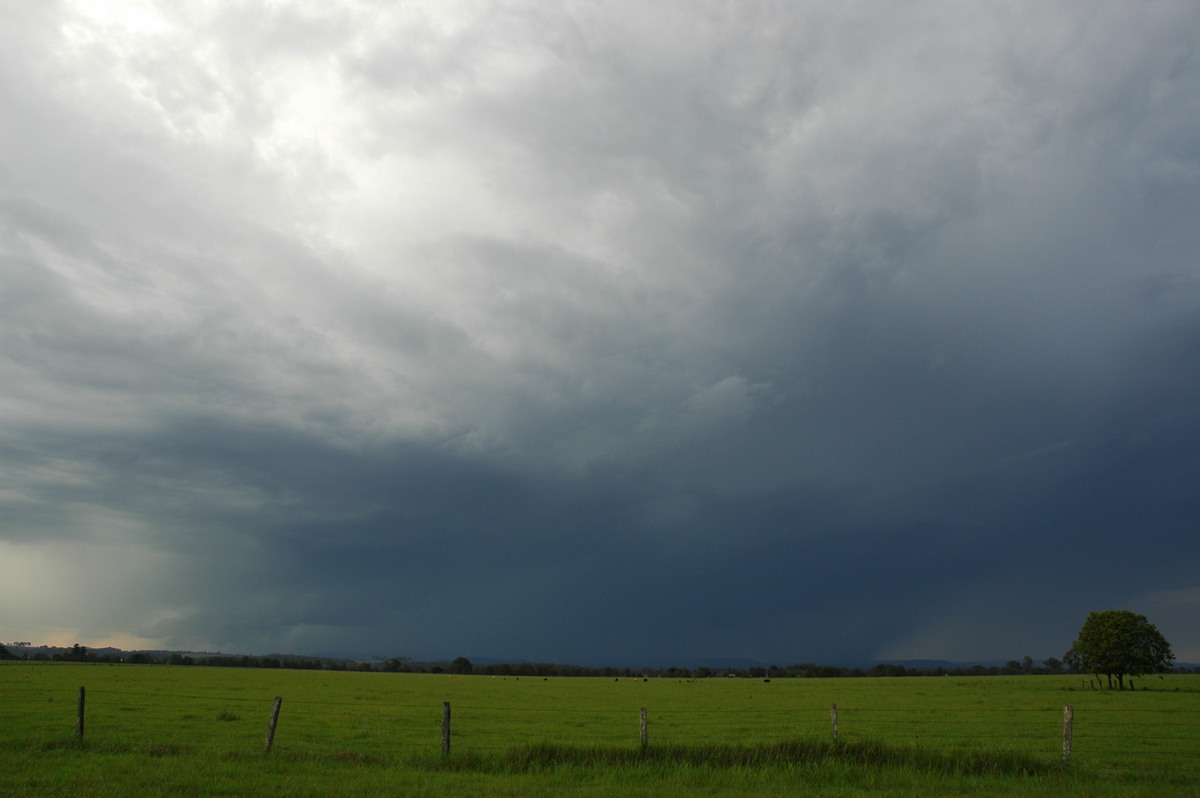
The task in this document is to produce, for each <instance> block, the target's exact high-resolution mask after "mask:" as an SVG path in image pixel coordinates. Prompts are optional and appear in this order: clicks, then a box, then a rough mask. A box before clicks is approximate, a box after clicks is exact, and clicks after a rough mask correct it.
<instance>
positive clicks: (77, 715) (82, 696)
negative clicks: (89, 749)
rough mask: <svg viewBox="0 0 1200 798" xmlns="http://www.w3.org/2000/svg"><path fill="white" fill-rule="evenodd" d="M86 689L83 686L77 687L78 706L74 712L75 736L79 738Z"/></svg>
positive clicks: (81, 730) (80, 737)
mask: <svg viewBox="0 0 1200 798" xmlns="http://www.w3.org/2000/svg"><path fill="white" fill-rule="evenodd" d="M86 695H87V691H86V690H84V689H83V687H80V688H79V708H78V710H76V712H75V736H76V737H78V738H79V739H80V740H82V739H83V705H84V702H85V697H86Z"/></svg>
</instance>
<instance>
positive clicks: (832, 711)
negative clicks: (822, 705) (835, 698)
mask: <svg viewBox="0 0 1200 798" xmlns="http://www.w3.org/2000/svg"><path fill="white" fill-rule="evenodd" d="M829 720H830V722H831V723H833V739H834V740H837V738H838V727H837V704H830V705H829Z"/></svg>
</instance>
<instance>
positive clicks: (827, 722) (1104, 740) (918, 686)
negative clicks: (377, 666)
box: [0, 663, 1200, 796]
mask: <svg viewBox="0 0 1200 798" xmlns="http://www.w3.org/2000/svg"><path fill="white" fill-rule="evenodd" d="M80 686H84V687H86V713H85V721H86V725H85V729H84V736H83V739H82V740H80V739H78V737H77V734H76V710H77V701H78V692H79V687H80ZM1081 686H1082V680H1081V679H1080V677H1076V676H1023V677H970V678H967V677H953V676H949V677H912V678H874V679H872V678H860V679H850V678H833V679H775V680H772V681H771V682H769V683H768V682H764V681H762V680H755V679H719V678H713V679H704V680H696V681H690V680H686V679H685V680H679V679H670V678H658V679H654V678H652V679H650V680H648V681H640V680H636V681H635V680H633V679H628V678H622V679H618V680H614V679H604V678H562V677H558V678H549V679H543V678H541V677H520V678H517V677H513V676H509V677H507V678H502V677H496V678H492V677H488V676H453V677H448V676H446V675H425V674H391V673H359V672H329V671H289V670H258V669H225V668H202V667H167V666H137V665H90V664H79V665H75V664H58V663H10V664H4V665H0V795H5V796H76V795H79V794H87V795H100V796H106V795H114V796H115V795H129V794H138V795H143V796H156V795H164V796H165V795H172V796H177V795H185V796H186V795H193V796H209V795H263V796H307V795H345V796H373V795H380V796H383V795H406V796H414V795H415V796H421V795H430V796H432V795H446V794H456V795H480V796H482V795H487V796H510V795H511V796H516V795H530V794H553V795H568V796H585V795H586V796H618V795H620V796H630V795H634V796H636V795H646V796H650V795H654V796H661V795H673V794H680V795H683V794H687V795H744V796H751V795H778V794H795V793H803V794H806V795H827V796H835V795H836V796H860V795H883V794H887V795H913V796H916V795H927V794H930V793H931V792H934V793H940V794H953V795H981V796H982V795H989V796H990V795H1011V796H1018V795H1019V796H1051V795H1054V796H1059V795H1062V794H1073V795H1114V796H1116V795H1121V796H1125V795H1145V796H1152V795H1153V796H1163V795H1190V796H1195V795H1200V786H1198V785H1200V676H1193V675H1168V676H1164V677H1161V678H1160V677H1157V676H1156V677H1152V678H1147V679H1143V680H1139V687H1146V688H1149V689H1139V690H1137V691H1136V692H1125V693H1119V692H1097V691H1091V690H1082V689H1081ZM276 696H281V697H282V698H283V702H282V708H281V713H280V717H279V723H278V727H277V729H276V733H275V739H274V745H273V749H272V750H271V751H270V752H269V753H266V752H264V750H263V749H264V742H265V738H266V732H267V725H268V719H269V716H270V713H271V709H272V706H273V704H274V700H275V697H276ZM443 702H450V706H451V751H450V754H449V755H448V756H447V755H443V750H442V739H443V737H442V734H443V726H442V724H443ZM831 705H836V707H837V726H838V734H837V739H836V741H835V740H834V737H833V718H832V713H831ZM1064 705H1071V706H1072V707H1073V711H1074V722H1073V730H1072V731H1073V733H1072V751H1071V761H1070V763H1069V764H1068V765H1064V764H1063V762H1062V748H1063V707H1064ZM642 707H645V708H646V710H647V712H646V718H647V725H646V737H647V745H646V746H645V748H643V747H642V745H641V729H640V721H641V712H640V710H641V708H642Z"/></svg>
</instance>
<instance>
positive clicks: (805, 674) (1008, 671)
mask: <svg viewBox="0 0 1200 798" xmlns="http://www.w3.org/2000/svg"><path fill="white" fill-rule="evenodd" d="M11 646H12V647H13V648H16V649H17V651H23V652H25V653H26V654H27V655H26V656H22V654H20V653H16V652H14V651H10V650H9V648H6V647H5V646H0V659H29V660H38V661H55V662H94V663H112V664H115V663H125V664H133V665H174V666H186V667H216V668H283V669H292V670H327V671H381V672H386V673H446V674H452V675H454V674H456V675H466V674H475V675H480V676H501V677H507V676H514V677H521V676H525V677H536V676H541V677H550V676H593V677H596V676H601V677H608V678H640V677H659V678H668V679H710V678H722V677H723V678H749V679H828V678H856V677H867V676H871V677H879V676H897V677H899V676H1029V675H1039V674H1062V673H1080V674H1082V673H1087V672H1088V669H1087V668H1086V667H1084V666H1083V665H1082V664H1080V663H1078V662H1064V661H1062V660H1059V659H1055V658H1053V657H1051V658H1050V659H1046V660H1043V661H1042V662H1041V663H1040V664H1038V663H1035V662H1034V660H1033V658H1032V657H1028V656H1027V657H1024V658H1022V659H1021V660H1009V661H1008V662H1007V663H1005V664H1004V665H971V666H969V667H953V668H946V667H906V666H904V665H900V664H892V663H880V664H878V665H874V666H872V667H870V668H853V667H838V666H834V665H817V664H815V663H811V662H807V663H800V664H796V665H788V666H786V667H780V666H778V665H771V666H768V667H760V666H755V667H749V668H738V667H730V668H711V667H699V668H683V667H668V668H627V667H626V668H617V667H604V668H595V667H588V666H584V665H561V664H554V663H548V662H516V663H487V664H474V663H472V662H471V661H470V660H469V659H467V658H466V657H458V658H457V659H455V660H453V661H452V662H414V661H412V659H411V658H409V657H390V658H379V659H374V660H346V659H335V658H329V657H298V656H295V655H283V654H268V655H265V656H253V655H225V654H185V653H181V652H163V651H158V652H148V651H134V652H125V651H119V650H116V649H105V650H103V651H99V652H98V651H89V650H88V649H87V647H85V646H81V645H79V644H78V643H76V644H75V645H73V646H71V647H70V648H66V649H58V648H51V647H45V646H41V647H36V648H34V647H31V646H30V645H29V644H23V645H21V646H20V647H18V645H17V644H15V643H14V644H11ZM1194 670H1195V671H1196V672H1200V668H1196V669H1194ZM1174 671H1175V672H1176V673H1190V672H1192V669H1189V668H1188V667H1177V668H1175V669H1174Z"/></svg>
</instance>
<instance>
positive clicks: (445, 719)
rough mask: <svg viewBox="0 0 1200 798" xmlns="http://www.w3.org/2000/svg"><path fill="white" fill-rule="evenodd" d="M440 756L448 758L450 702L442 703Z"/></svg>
mask: <svg viewBox="0 0 1200 798" xmlns="http://www.w3.org/2000/svg"><path fill="white" fill-rule="evenodd" d="M442 756H450V702H449V701H443V702H442Z"/></svg>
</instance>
